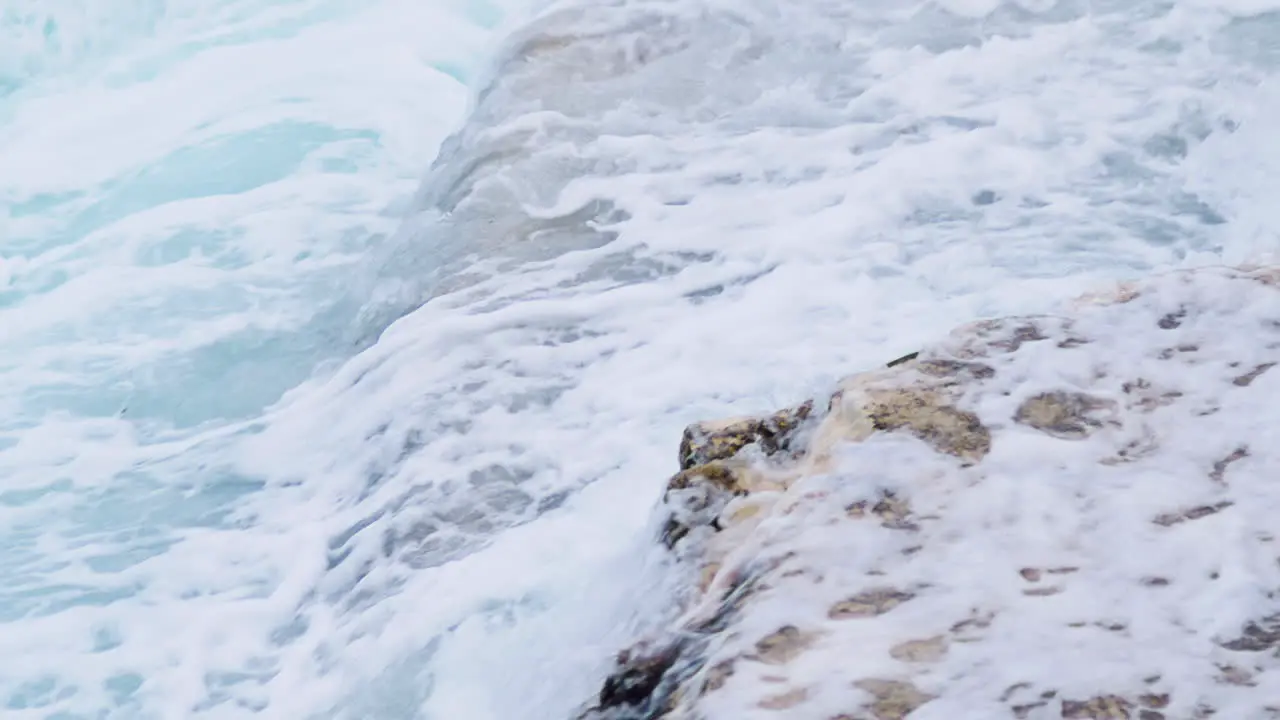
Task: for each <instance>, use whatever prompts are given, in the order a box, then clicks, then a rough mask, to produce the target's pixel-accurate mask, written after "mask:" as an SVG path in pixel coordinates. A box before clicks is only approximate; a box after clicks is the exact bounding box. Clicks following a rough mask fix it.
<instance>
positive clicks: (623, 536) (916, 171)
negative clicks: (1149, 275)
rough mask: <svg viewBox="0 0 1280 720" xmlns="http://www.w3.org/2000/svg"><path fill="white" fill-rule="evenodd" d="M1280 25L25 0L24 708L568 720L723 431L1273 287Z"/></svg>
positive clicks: (1140, 3) (11, 564)
mask: <svg viewBox="0 0 1280 720" xmlns="http://www.w3.org/2000/svg"><path fill="white" fill-rule="evenodd" d="M1277 38H1280V2H1276V1H1275V0H1180V1H1177V2H1174V1H1172V0H1127V1H1121V0H1094V1H1092V2H1089V1H1086V0H1060V1H1059V2H1054V1H1053V0H1021V1H1016V2H1015V1H1009V2H1002V1H1001V0H929V1H925V2H908V3H902V2H888V1H887V0H859V1H857V2H850V1H848V0H845V1H843V2H832V1H830V0H787V1H785V2H784V1H783V0H629V1H628V2H620V1H618V0H595V1H593V2H554V3H553V2H538V1H536V0H492V1H480V0H423V1H419V2H409V1H407V0H376V1H374V2H354V1H353V0H119V1H118V2H107V1H106V0H0V581H2V582H0V716H3V717H5V718H15V720H17V719H25V718H32V719H36V718H39V719H41V720H43V719H46V718H48V719H51V720H52V719H55V718H56V719H58V720H72V719H74V718H95V719H106V718H111V719H117V718H119V719H123V718H128V719H131V720H132V719H135V718H136V719H139V720H143V719H151V718H164V719H166V720H167V719H169V718H175V719H176V718H251V717H260V718H281V719H288V720H294V719H296V718H335V719H337V718H342V719H347V718H350V719H356V718H377V719H384V718H385V719H387V720H393V719H401V718H403V719H405V720H408V719H410V718H420V719H431V720H463V719H465V720H498V719H502V720H510V719H511V718H520V719H521V720H544V719H545V720H552V719H556V718H566V717H569V716H571V714H572V712H573V709H574V708H575V707H576V706H577V705H578V704H579V703H581V702H582V701H584V700H586V699H588V698H589V697H590V695H591V694H592V692H593V689H594V687H596V686H597V685H598V683H599V680H600V678H601V677H602V676H603V674H604V673H605V672H606V670H607V668H608V666H609V663H610V661H611V658H612V655H613V653H614V652H616V651H617V650H618V649H619V648H621V647H622V646H624V645H625V644H626V643H627V642H628V641H629V640H630V639H631V638H633V637H634V636H635V635H636V633H638V632H640V631H641V630H643V629H644V628H645V627H646V626H647V625H650V624H653V623H656V622H660V620H661V618H662V617H664V614H665V613H668V612H670V610H671V608H672V607H673V606H674V605H675V604H676V603H678V600H679V597H680V591H679V587H680V580H681V575H680V572H681V571H680V569H679V568H678V567H673V566H672V565H671V564H670V563H669V562H668V561H667V559H666V558H665V557H664V555H663V553H662V552H661V551H660V550H659V549H658V548H657V546H656V544H655V542H654V532H655V527H654V522H655V520H654V515H653V511H654V505H655V503H656V502H657V500H658V498H659V497H660V494H661V491H662V486H663V482H664V480H665V478H666V477H667V476H668V475H669V474H670V473H671V472H672V471H673V469H674V466H675V457H674V455H675V446H676V443H677V440H678V437H679V432H680V430H681V428H682V427H683V426H684V425H685V424H686V423H688V422H691V421H694V420H698V419H706V418H713V417H719V416H724V415H733V414H740V413H751V412H761V411H766V410H770V409H773V408H776V407H779V406H781V405H783V404H787V403H792V402H794V401H797V400H799V399H802V398H804V397H806V396H808V395H810V394H814V393H820V392H822V391H824V390H825V389H826V388H828V387H829V386H830V385H831V383H833V382H834V381H835V380H836V379H837V378H838V377H840V376H841V375H843V374H846V373H849V372H853V371H856V370H859V369H862V368H866V367H869V366H871V365H874V364H878V363H882V362H884V361H886V360H889V359H892V358H894V357H897V356H899V355H901V354H904V353H906V352H910V351H911V350H913V349H915V348H916V347H917V346H918V345H919V344H920V343H922V342H926V341H929V340H930V339H933V338H937V337H939V336H940V335H941V334H942V333H945V332H946V331H947V330H948V329H949V328H950V327H952V326H954V325H955V324H958V323H960V322H963V321H967V320H970V319H972V318H975V317H981V316H989V315H996V314H1006V313H1025V312H1041V311H1045V310H1047V309H1049V308H1051V307H1052V306H1053V304H1054V303H1056V302H1058V301H1060V300H1062V299H1064V298H1068V297H1071V296H1073V295H1076V294H1079V293H1081V292H1083V291H1085V290H1088V289H1091V288H1094V287H1096V286H1097V285H1099V284H1101V283H1105V282H1107V281H1110V280H1113V279H1115V278H1124V277H1131V276H1134V275H1139V274H1142V273H1146V272H1151V271H1153V270H1160V269H1166V268H1172V267H1182V266H1197V265H1207V264H1217V263H1224V262H1228V263H1238V262H1246V261H1265V260H1267V259H1269V258H1273V257H1274V255H1275V253H1274V251H1275V248H1276V242H1277V240H1276V233H1275V231H1274V229H1273V228H1275V227H1276V223H1277V221H1278V220H1280V214H1277V213H1278V212H1280V211H1277V210H1276V209H1275V207H1276V206H1275V204H1274V203H1273V202H1272V201H1271V200H1272V198H1273V197H1274V196H1275V192H1276V189H1277V188H1276V185H1277V183H1276V180H1275V177H1277V172H1280V142H1278V141H1277V139H1276V135H1275V133H1274V131H1273V130H1272V129H1271V128H1272V127H1273V125H1274V122H1273V121H1274V120H1275V119H1276V118H1277V117H1280V90H1277V88H1276V86H1275V83H1274V81H1273V79H1272V75H1273V74H1274V73H1275V72H1276V70H1277V67H1280V40H1278V39H1277Z"/></svg>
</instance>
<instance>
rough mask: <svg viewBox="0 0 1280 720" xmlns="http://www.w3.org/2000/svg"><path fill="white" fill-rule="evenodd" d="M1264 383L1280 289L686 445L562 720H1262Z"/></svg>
mask: <svg viewBox="0 0 1280 720" xmlns="http://www.w3.org/2000/svg"><path fill="white" fill-rule="evenodd" d="M1277 364H1280V268H1271V269H1257V268H1254V269H1248V268H1244V269H1240V268H1236V269H1232V268H1215V269H1206V270H1199V271H1194V272H1174V273H1167V274H1164V275H1160V276H1156V277H1153V278H1150V279H1147V280H1144V281H1140V282H1133V283H1127V284H1125V285H1122V286H1119V287H1118V288H1114V289H1112V290H1109V291H1106V292H1101V293H1094V294H1092V295H1089V296H1085V297H1084V298H1082V299H1081V300H1080V301H1077V302H1076V303H1074V304H1072V305H1071V306H1069V307H1067V308H1064V310H1063V313H1062V314H1061V315H1060V316H1037V317H1020V318H1005V319H996V320H983V321H980V322H975V323H971V324H969V325H966V326H963V327H961V328H958V329H957V330H956V331H955V332H953V333H952V334H951V336H950V337H948V338H946V339H945V340H943V341H942V342H939V343H937V344H935V345H931V346H928V347H925V348H922V349H921V350H920V351H919V352H916V353H912V354H910V355H906V356H903V357H901V358H898V359H896V360H893V361H892V362H889V363H887V364H886V365H884V366H881V367H878V368H873V369H870V370H868V371H867V372H862V373H858V374H856V375H853V376H850V377H849V378H847V379H845V380H844V381H842V382H841V383H840V385H839V387H838V389H837V390H836V391H835V392H834V394H833V395H831V396H830V397H829V398H827V399H826V400H825V401H824V400H822V399H818V400H813V401H807V402H804V403H801V404H798V405H796V406H794V407H792V408H789V409H786V410H783V411H780V412H777V413H773V414H769V415H761V416H759V417H748V418H735V419H732V420H729V421H724V422H719V423H698V424H695V425H691V426H690V427H689V428H688V429H687V430H686V431H685V434H684V437H683V439H682V442H681V445H680V458H679V460H680V462H679V471H678V472H677V473H676V474H675V475H674V476H672V477H671V478H670V480H669V481H668V483H667V489H666V493H665V494H664V498H663V502H662V505H661V507H660V508H659V510H658V512H659V513H660V516H659V521H660V522H661V523H662V527H663V529H662V540H663V541H664V543H665V544H666V546H667V547H668V548H670V549H671V551H672V552H673V554H674V556H675V557H676V558H677V561H676V566H677V568H682V569H683V570H682V571H687V572H688V577H689V578H690V580H689V584H690V588H691V590H690V592H689V596H688V598H687V604H686V605H685V606H684V613H683V615H681V616H680V618H679V619H678V620H677V621H676V622H675V623H674V624H673V625H672V626H670V627H668V628H666V629H665V631H664V632H663V633H662V634H661V635H659V636H656V637H651V638H648V639H647V640H646V641H645V642H643V643H641V644H639V645H637V646H636V647H635V648H634V649H633V650H632V651H630V652H628V653H624V654H623V655H622V656H620V657H619V661H618V663H617V666H616V667H615V669H614V671H613V672H612V673H611V674H610V675H609V677H608V678H607V679H606V680H605V681H604V682H603V683H602V687H601V691H600V693H599V695H598V697H596V698H595V699H594V700H592V701H591V702H589V703H586V704H585V705H586V706H587V707H586V708H585V709H584V710H583V711H582V713H581V714H580V715H579V717H580V718H583V719H584V720H585V719H586V718H591V719H592V720H604V719H605V718H608V719H610V720H658V719H659V718H662V719H665V720H676V719H677V718H679V719H681V720H686V719H687V720H736V719H737V718H741V717H764V716H768V715H774V716H776V717H779V718H788V719H789V718H796V719H797V720H802V719H805V718H814V720H873V719H874V720H904V719H909V718H912V717H917V716H918V717H920V718H922V719H923V718H925V717H930V718H933V717H984V718H985V717H992V718H996V717H1011V718H1026V719H1028V720H1047V719H1049V718H1079V719H1086V718H1087V719H1093V720H1096V719H1101V718H1105V719H1108V720H1118V719H1127V718H1138V719H1140V720H1162V719H1165V718H1167V719H1168V720H1191V719H1192V718H1207V717H1209V716H1211V715H1213V716H1215V717H1219V718H1220V717H1233V718H1235V717H1240V718H1245V717H1248V718H1254V717H1256V718H1266V717H1277V718H1280V703H1277V701H1275V700H1274V699H1273V698H1276V697H1280V542H1278V541H1277V533H1276V532H1275V530H1274V518H1275V516H1276V513H1277V512H1278V511H1280V481H1278V480H1277V478H1280V475H1277V468H1280V442H1278V441H1280V431H1277V430H1276V428H1280V403H1277V402H1276V398H1280V373H1278V372H1275V370H1274V368H1275V366H1276V365H1277ZM1166 678H1170V679H1166ZM1173 678H1176V680H1174V679H1173ZM762 713H763V715H762Z"/></svg>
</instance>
